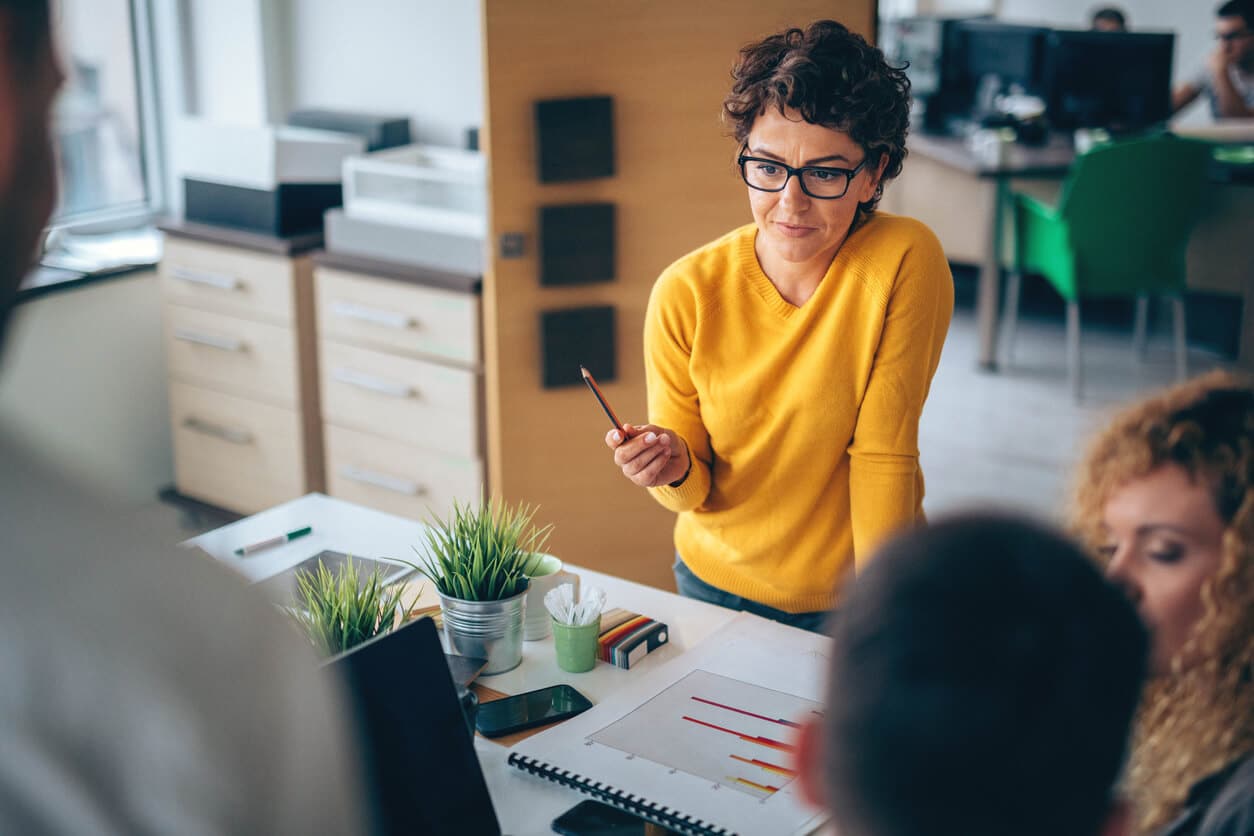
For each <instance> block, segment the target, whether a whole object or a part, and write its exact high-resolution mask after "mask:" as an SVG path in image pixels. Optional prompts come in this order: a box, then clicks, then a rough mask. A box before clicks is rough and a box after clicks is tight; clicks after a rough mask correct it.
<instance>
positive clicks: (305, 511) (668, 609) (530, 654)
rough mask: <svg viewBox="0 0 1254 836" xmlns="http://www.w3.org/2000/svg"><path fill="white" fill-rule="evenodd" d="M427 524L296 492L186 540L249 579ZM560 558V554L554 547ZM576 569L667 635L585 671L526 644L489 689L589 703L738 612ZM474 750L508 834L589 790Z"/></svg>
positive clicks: (386, 553) (410, 540) (404, 546)
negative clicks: (574, 692) (625, 662)
mask: <svg viewBox="0 0 1254 836" xmlns="http://www.w3.org/2000/svg"><path fill="white" fill-rule="evenodd" d="M307 525H308V526H312V527H313V532H312V533H311V534H309V535H308V536H306V537H302V538H301V539H299V540H295V541H293V542H291V543H287V544H285V545H282V546H278V547H275V548H273V549H270V550H267V551H264V552H260V553H258V554H256V555H254V556H251V557H247V558H241V557H237V556H236V555H235V554H234V550H235V549H236V548H238V547H239V546H242V545H245V544H247V543H255V542H258V541H261V540H265V539H267V538H269V537H273V536H275V535H277V534H282V533H283V532H286V531H293V530H295V529H298V528H302V527H304V526H307ZM424 529H425V526H424V525H423V524H422V523H420V522H417V521H415V520H409V519H404V518H402V517H396V516H393V515H391V514H385V513H382V512H380V511H374V510H372V509H369V508H364V507H362V506H359V505H354V504H352V503H349V502H344V501H343V500H339V499H333V498H331V497H329V496H325V495H323V494H318V493H313V494H307V495H306V496H303V497H301V498H299V499H295V500H292V501H291V502H287V503H284V504H283V505H279V506H277V507H274V508H271V509H269V510H266V511H262V512H260V513H258V514H254V515H253V516H251V517H246V518H245V519H242V520H239V521H238V522H235V523H232V524H230V525H226V526H223V527H222V528H219V529H215V530H214V531H211V532H209V533H207V534H203V535H201V536H199V537H195V538H193V539H191V540H188V541H187V542H186V543H185V545H189V546H197V547H199V548H200V549H202V550H203V551H205V552H207V553H208V554H210V555H212V556H213V557H214V558H216V559H218V560H220V561H222V562H223V563H226V564H227V565H229V566H231V567H233V568H234V569H236V570H237V571H239V572H241V573H243V574H244V575H245V576H246V577H248V578H250V579H253V580H257V579H260V578H265V577H269V576H270V575H272V574H274V573H276V572H280V571H282V570H283V569H286V568H287V567H289V566H292V565H294V564H296V563H298V562H300V561H301V560H303V559H305V558H307V557H309V556H310V555H313V554H316V553H318V552H319V551H322V550H323V549H334V550H336V551H341V552H345V553H349V554H355V555H361V556H364V557H404V558H407V559H408V558H409V557H412V555H413V552H412V550H411V549H410V546H411V545H413V544H416V543H419V542H421V541H422V532H423V531H424ZM558 556H559V557H560V556H561V555H558ZM566 568H567V569H568V570H570V571H573V572H575V573H576V574H578V575H579V576H580V582H581V583H582V584H583V585H584V586H585V587H586V586H588V585H595V586H600V587H601V588H602V589H604V590H605V591H606V594H607V606H609V607H623V608H626V609H629V610H632V611H633V612H639V613H644V614H646V615H648V616H649V617H651V618H654V619H657V620H659V621H662V622H665V623H666V624H667V626H668V632H669V634H670V635H669V641H668V643H667V644H666V645H665V646H663V647H661V648H658V649H657V650H655V651H654V652H653V653H650V654H649V655H648V656H646V657H645V658H644V659H643V660H642V661H641V662H639V663H637V664H636V665H635V666H634V667H633V668H632V669H631V670H622V669H620V668H616V667H614V666H613V665H609V664H607V663H605V662H597V665H596V667H595V668H593V669H592V670H591V671H588V672H587V673H567V672H565V671H563V670H561V669H559V668H558V667H557V662H556V657H555V654H554V651H553V639H552V637H549V638H546V639H542V640H540V641H535V642H524V643H523V662H522V664H521V665H520V666H519V667H517V668H515V669H514V670H512V671H508V672H506V673H503V674H497V675H494V676H488V677H482V678H481V679H480V681H481V682H482V683H483V684H484V685H486V686H487V687H489V688H492V689H494V690H497V691H502V692H504V693H507V694H517V693H521V692H523V691H530V690H533V689H536V688H543V687H545V686H548V685H553V684H556V683H559V682H568V683H570V684H571V685H573V686H574V687H575V688H576V689H578V690H579V691H580V692H581V693H583V694H584V695H586V696H587V697H588V698H589V699H591V700H592V701H593V702H594V703H596V702H600V701H601V700H602V699H604V698H605V697H607V696H609V695H610V694H612V693H614V691H615V690H616V689H617V688H618V687H619V686H620V685H621V684H622V683H624V682H626V681H627V680H628V679H629V678H631V677H637V676H640V675H642V674H644V673H646V672H648V671H650V670H654V669H655V668H657V666H659V665H661V664H663V663H664V662H666V661H667V660H669V659H673V658H674V657H675V656H677V655H679V654H680V653H682V652H683V651H684V650H686V649H688V648H691V647H693V646H694V645H696V644H697V643H699V642H700V641H702V640H703V639H705V638H706V637H707V636H709V635H710V634H711V633H713V632H714V631H715V630H717V629H718V628H719V627H722V626H723V625H724V624H726V623H727V622H728V621H730V620H731V619H732V618H733V617H734V616H735V615H736V613H735V612H734V611H732V610H728V609H724V608H722V607H715V606H712V605H710V604H705V603H702V602H700V601H693V600H691V599H688V598H682V597H680V596H678V595H675V594H673V593H670V592H663V591H661V590H658V589H653V588H651V587H647V586H642V585H640V584H637V583H632V582H631V581H625V580H622V579H620V578H615V577H612V576H610V575H604V574H601V573H600V572H593V571H591V570H587V569H581V568H579V567H577V566H570V565H567V567H566ZM475 749H476V751H477V752H478V753H479V761H480V763H481V764H482V766H483V771H484V775H485V777H486V779H487V783H488V790H489V792H490V793H491V795H492V802H493V804H494V806H495V807H496V814H497V817H498V818H499V819H500V822H501V827H502V830H503V831H504V832H505V833H507V834H512V835H513V836H531V834H536V836H539V834H547V833H551V832H552V830H551V828H550V826H549V825H550V822H552V820H553V819H554V818H555V817H556V816H557V815H558V814H559V813H561V812H562V811H563V810H565V809H567V808H568V807H571V806H573V805H575V804H577V803H578V802H579V801H581V800H583V799H584V798H585V797H586V796H584V795H582V794H581V793H579V792H577V791H575V790H572V789H567V788H565V787H560V786H557V785H555V784H549V783H546V782H541V781H538V780H536V779H534V778H531V777H529V776H526V775H524V774H523V773H521V772H519V771H518V770H516V769H513V768H511V767H509V766H508V765H507V764H506V763H505V759H506V757H507V756H508V754H509V749H507V748H506V747H504V746H499V745H497V744H495V743H493V742H491V741H488V740H484V739H483V738H479V737H476V739H475Z"/></svg>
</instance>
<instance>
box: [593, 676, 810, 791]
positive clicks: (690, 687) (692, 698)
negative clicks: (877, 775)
mask: <svg viewBox="0 0 1254 836" xmlns="http://www.w3.org/2000/svg"><path fill="white" fill-rule="evenodd" d="M818 713H820V706H819V704H818V703H815V702H813V701H811V700H805V699H801V698H800V697H795V696H793V695H791V694H785V693H783V692H780V691H773V690H771V689H769V688H762V687H760V686H757V685H751V684H749V683H746V682H741V681H739V680H736V679H731V678H729V677H725V676H720V675H718V674H713V673H710V672H708V671H703V670H697V671H693V672H692V673H690V674H688V675H687V676H685V677H684V678H682V679H680V680H679V681H678V682H676V683H674V684H673V685H671V686H670V687H669V688H667V689H665V690H664V691H662V692H660V693H659V694H657V695H656V696H655V697H653V698H652V699H650V700H649V701H648V702H645V703H644V704H643V705H641V706H640V707H639V708H637V709H635V710H634V711H632V712H631V713H629V714H627V715H625V716H623V717H622V718H621V719H619V720H618V721H616V722H615V723H612V724H611V725H609V726H606V727H605V728H603V729H601V730H600V731H598V732H596V733H594V734H593V735H591V737H590V739H591V740H592V741H594V742H596V743H599V744H602V745H604V746H609V747H612V748H614V749H617V750H619V751H621V752H623V753H624V754H625V755H626V756H627V757H630V758H637V757H639V758H646V759H648V760H650V761H653V762H654V763H657V764H660V765H662V766H664V767H667V768H669V769H671V770H673V771H679V772H686V773H688V774H690V775H696V776H698V777H701V778H704V779H706V780H709V781H711V782H713V783H715V784H718V785H720V786H725V787H727V788H728V789H733V790H736V791H737V792H743V793H747V794H749V795H752V796H754V797H755V798H760V799H765V798H769V797H770V796H771V795H773V794H775V793H777V792H779V791H780V790H781V789H782V788H783V787H785V786H787V784H788V783H789V782H790V781H792V780H793V778H795V777H796V774H795V773H794V772H793V771H792V770H791V769H790V768H789V766H788V764H789V760H790V757H791V753H792V751H793V749H794V743H793V737H794V735H795V733H796V729H797V728H798V726H799V723H798V720H799V719H801V718H804V717H806V716H807V715H812V714H818Z"/></svg>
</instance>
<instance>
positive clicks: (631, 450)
mask: <svg viewBox="0 0 1254 836" xmlns="http://www.w3.org/2000/svg"><path fill="white" fill-rule="evenodd" d="M623 429H624V430H626V431H627V435H626V437H625V438H624V437H623V434H622V433H621V432H619V431H618V430H610V431H609V432H608V433H606V434H605V445H606V446H607V447H609V448H610V449H611V450H613V451H614V464H616V465H618V466H619V468H621V469H622V471H623V475H624V476H626V477H627V478H628V479H630V480H631V481H632V482H634V483H635V484H637V485H639V486H640V487H642V488H660V487H662V486H663V485H669V484H671V483H673V482H678V481H679V480H680V479H683V478H684V476H685V475H686V474H687V473H688V466H689V460H688V447H687V445H685V444H684V442H683V441H682V440H681V439H680V438H679V436H677V435H675V433H674V432H673V431H671V430H668V429H666V428H665V427H658V426H655V425H654V424H642V425H634V424H623Z"/></svg>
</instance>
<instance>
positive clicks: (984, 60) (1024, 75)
mask: <svg viewBox="0 0 1254 836" xmlns="http://www.w3.org/2000/svg"><path fill="white" fill-rule="evenodd" d="M961 32H962V40H963V46H962V51H963V67H964V71H965V72H964V75H965V76H966V81H967V83H968V84H969V85H971V89H972V90H975V89H978V87H979V85H980V83H981V81H983V80H984V79H985V78H988V77H990V76H991V77H994V78H996V79H997V80H998V82H999V83H1000V85H1001V88H1002V89H1008V88H1010V87H1011V86H1018V87H1021V88H1023V90H1024V91H1025V92H1028V93H1033V92H1036V91H1037V90H1038V89H1039V87H1040V81H1041V55H1042V53H1043V50H1044V44H1045V36H1046V35H1048V34H1049V30H1048V29H1044V28H1042V27H1040V26H1024V25H1022V24H1017V23H1002V22H1000V21H996V20H968V21H964V22H963V23H962V25H961Z"/></svg>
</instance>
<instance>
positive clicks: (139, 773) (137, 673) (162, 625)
mask: <svg viewBox="0 0 1254 836" xmlns="http://www.w3.org/2000/svg"><path fill="white" fill-rule="evenodd" d="M81 8H84V9H85V8H86V7H81ZM49 16H50V10H49V3H48V2H47V0H0V332H2V331H3V329H4V324H5V321H6V319H7V317H8V314H10V313H11V309H12V307H13V305H14V302H15V298H16V293H17V288H18V284H19V282H20V280H21V278H22V276H23V275H24V274H25V273H26V271H27V269H28V268H29V267H30V265H31V262H32V258H33V253H34V252H35V248H36V242H37V241H38V239H39V237H40V234H41V231H42V229H43V227H44V225H45V223H46V222H47V221H48V218H49V213H50V212H51V210H52V206H53V200H54V198H55V194H56V189H55V187H54V182H53V179H54V178H53V151H52V146H51V142H50V139H49V123H50V117H51V107H52V103H53V100H54V98H55V96H56V93H57V89H58V87H59V86H60V83H61V79H62V76H61V70H60V68H59V65H58V63H57V60H56V58H55V56H54V51H53V45H52V44H53V39H52V34H51V31H50V17H49ZM0 336H2V334H0ZM49 385H50V386H51V385H55V384H54V383H53V382H52V381H50V382H49ZM83 407H84V408H90V405H89V404H84V405H83ZM155 542H156V541H155V540H154V539H149V538H146V537H145V536H143V534H142V533H141V532H140V531H138V530H136V529H135V527H134V526H132V525H131V524H130V523H129V521H128V517H127V513H126V511H125V509H123V508H122V507H120V506H118V505H115V504H114V503H112V502H111V501H110V500H109V499H108V498H103V497H99V496H95V495H93V494H91V493H89V492H88V491H86V490H84V489H82V488H79V487H77V486H75V485H73V484H71V483H70V482H68V481H67V480H66V479H64V478H63V477H62V476H60V475H58V474H57V473H56V472H55V471H54V469H53V468H51V467H50V466H49V465H48V464H46V463H44V462H42V461H40V459H39V457H38V456H37V455H35V453H34V451H33V450H30V449H27V445H26V444H24V443H23V442H22V441H21V439H19V438H17V437H14V436H11V434H10V433H9V432H7V431H5V430H4V429H3V428H0V833H6V834H7V833H12V834H19V833H20V834H33V833H204V834H210V833H214V834H218V833H275V834H281V833H282V834H288V833H290V834H298V833H299V834H307V833H335V834H343V833H349V834H351V833H358V832H362V831H363V814H362V812H361V802H360V800H359V790H360V788H359V783H360V779H359V775H358V772H359V768H360V767H359V765H358V759H357V753H356V751H355V747H354V746H353V745H352V742H351V739H350V737H349V730H348V725H349V717H348V714H347V711H346V707H345V705H344V704H343V702H342V700H341V696H340V693H339V689H338V687H337V683H336V682H335V681H334V680H332V679H331V677H330V676H329V675H328V674H327V673H326V672H323V671H320V670H318V668H317V666H316V662H315V660H314V658H313V654H312V651H311V649H310V648H309V646H308V645H307V643H306V642H304V641H303V640H302V639H301V638H300V637H299V636H298V635H297V633H296V632H295V631H294V630H293V629H292V628H291V627H290V626H289V625H287V624H285V623H284V622H283V616H282V615H281V614H280V613H279V612H278V611H277V610H275V609H273V608H272V607H271V606H270V605H269V604H267V603H265V602H264V601H263V600H261V599H260V598H259V597H257V596H255V595H254V594H253V593H252V592H251V591H250V590H248V589H247V588H246V587H245V586H244V585H243V583H242V581H240V580H239V579H237V578H236V577H235V576H234V575H233V574H232V573H230V572H229V570H227V569H225V568H222V567H219V566H217V565H215V564H213V563H212V562H211V561H209V560H208V559H206V558H204V557H196V556H193V555H192V554H190V553H186V554H177V553H176V554H171V553H167V550H166V549H165V548H164V547H161V546H158V545H156V544H155Z"/></svg>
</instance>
